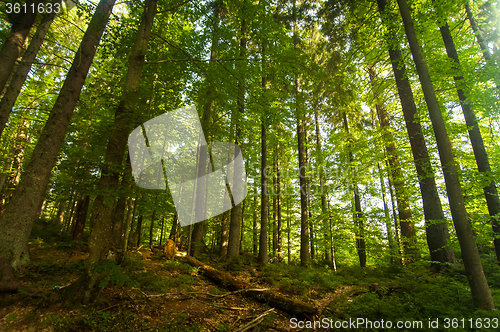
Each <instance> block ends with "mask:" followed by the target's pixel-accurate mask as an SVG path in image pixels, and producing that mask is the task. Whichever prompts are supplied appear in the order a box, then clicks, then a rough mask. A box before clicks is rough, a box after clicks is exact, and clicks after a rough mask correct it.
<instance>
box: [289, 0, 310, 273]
mask: <svg viewBox="0 0 500 332" xmlns="http://www.w3.org/2000/svg"><path fill="white" fill-rule="evenodd" d="M292 15H293V46H294V48H295V49H297V48H298V47H299V44H298V36H297V33H298V26H297V8H296V1H295V0H294V1H293V13H292ZM294 74H295V82H294V95H295V116H296V119H297V145H298V147H297V148H298V157H299V186H300V265H301V266H307V265H309V260H310V257H309V229H308V228H309V224H308V222H307V181H306V170H305V168H306V156H305V150H304V143H305V132H304V130H305V121H304V116H303V115H302V114H301V108H300V107H299V105H300V103H301V101H300V82H299V77H298V73H297V72H296V73H294Z"/></svg>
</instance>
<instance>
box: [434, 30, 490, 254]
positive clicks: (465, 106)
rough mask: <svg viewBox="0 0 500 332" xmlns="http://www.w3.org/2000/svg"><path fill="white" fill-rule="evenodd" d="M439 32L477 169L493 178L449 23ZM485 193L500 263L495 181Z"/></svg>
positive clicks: (485, 189) (486, 187)
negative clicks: (450, 60) (452, 73)
mask: <svg viewBox="0 0 500 332" xmlns="http://www.w3.org/2000/svg"><path fill="white" fill-rule="evenodd" d="M439 30H440V32H441V36H442V37H443V41H444V45H445V47H446V54H447V55H448V57H449V58H450V59H452V60H453V62H454V63H455V64H456V66H455V68H453V69H454V70H455V72H456V73H457V74H456V75H454V77H453V78H454V80H455V85H456V87H457V94H458V99H459V100H460V106H462V112H463V114H464V117H465V123H466V124H467V128H468V132H469V138H470V141H471V144H472V149H473V151H474V157H475V158H476V165H477V169H478V170H479V172H480V173H482V174H483V175H484V176H485V177H488V176H489V177H490V178H491V175H490V174H491V167H490V162H489V160H488V154H487V153H486V149H485V147H484V143H483V137H482V136H481V131H480V129H479V124H478V123H477V120H476V115H475V114H474V110H473V109H472V105H471V104H470V102H469V101H468V100H467V97H466V94H465V91H464V90H463V89H466V88H467V86H466V84H465V82H464V77H463V75H462V70H461V68H460V60H459V59H458V53H457V49H456V48H455V43H454V42H453V37H452V36H451V32H450V28H449V26H448V23H447V22H446V21H445V22H444V24H443V25H442V26H441V27H439ZM468 93H469V92H468ZM483 191H484V196H485V198H486V203H487V205H488V212H489V214H490V216H491V219H490V222H491V224H492V227H493V234H494V241H493V242H494V244H495V253H496V255H497V261H499V262H500V223H499V222H498V217H500V216H499V215H498V214H499V213H500V199H499V198H498V192H497V187H496V186H495V182H494V180H493V179H491V180H490V181H489V183H488V185H487V186H485V187H484V188H483Z"/></svg>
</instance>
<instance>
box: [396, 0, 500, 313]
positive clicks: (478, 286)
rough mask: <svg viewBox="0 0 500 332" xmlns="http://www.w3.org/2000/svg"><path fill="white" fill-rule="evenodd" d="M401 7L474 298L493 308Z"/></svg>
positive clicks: (434, 102)
mask: <svg viewBox="0 0 500 332" xmlns="http://www.w3.org/2000/svg"><path fill="white" fill-rule="evenodd" d="M398 5H399V11H400V13H401V17H402V18H403V25H404V28H405V33H406V37H407V38H408V42H409V44H410V49H411V53H412V55H413V61H414V62H415V66H416V67H417V72H418V76H419V79H420V83H421V86H422V90H423V92H424V98H425V102H426V104H427V108H428V111H429V116H430V118H431V122H432V127H433V129H434V135H435V137H436V141H437V145H438V151H439V157H440V159H441V166H442V169H443V174H444V178H445V183H446V189H447V192H448V200H449V202H450V208H451V213H452V216H453V223H454V224H455V230H456V232H457V237H458V241H459V243H460V248H461V251H462V259H463V261H464V266H465V272H466V275H467V280H468V281H469V285H470V288H471V293H472V297H473V298H474V300H475V302H476V303H477V305H478V306H479V307H480V308H481V309H494V308H495V304H494V302H493V298H492V296H491V291H490V288H489V287H488V282H487V281H486V277H485V275H484V271H483V266H482V264H481V259H480V257H479V252H478V250H477V246H476V241H475V239H474V234H473V232H472V228H471V225H470V223H469V220H468V216H467V211H466V210H465V205H464V200H463V194H462V187H461V185H460V180H459V178H458V173H457V168H456V164H455V159H454V157H453V152H452V148H451V144H450V141H449V138H448V133H447V131H446V126H445V122H444V119H443V115H442V114H441V107H440V105H439V102H438V99H437V97H436V93H435V90H434V86H433V84H432V81H431V78H430V75H429V71H428V69H427V64H426V63H425V60H424V57H423V55H422V51H421V49H420V45H419V43H418V39H417V36H416V33H415V29H414V27H413V21H412V18H411V14H410V9H409V8H408V4H407V3H406V0H398Z"/></svg>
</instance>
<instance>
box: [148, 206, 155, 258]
mask: <svg viewBox="0 0 500 332" xmlns="http://www.w3.org/2000/svg"><path fill="white" fill-rule="evenodd" d="M155 217H156V210H153V215H152V216H151V224H150V225H149V249H151V250H153V231H154V227H155Z"/></svg>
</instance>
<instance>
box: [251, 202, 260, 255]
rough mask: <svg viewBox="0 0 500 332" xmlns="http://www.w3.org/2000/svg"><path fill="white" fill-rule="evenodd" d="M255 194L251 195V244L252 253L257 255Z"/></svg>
mask: <svg viewBox="0 0 500 332" xmlns="http://www.w3.org/2000/svg"><path fill="white" fill-rule="evenodd" d="M258 243H259V242H258V240H257V195H254V196H253V227H252V244H253V254H254V255H257V246H258Z"/></svg>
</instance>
